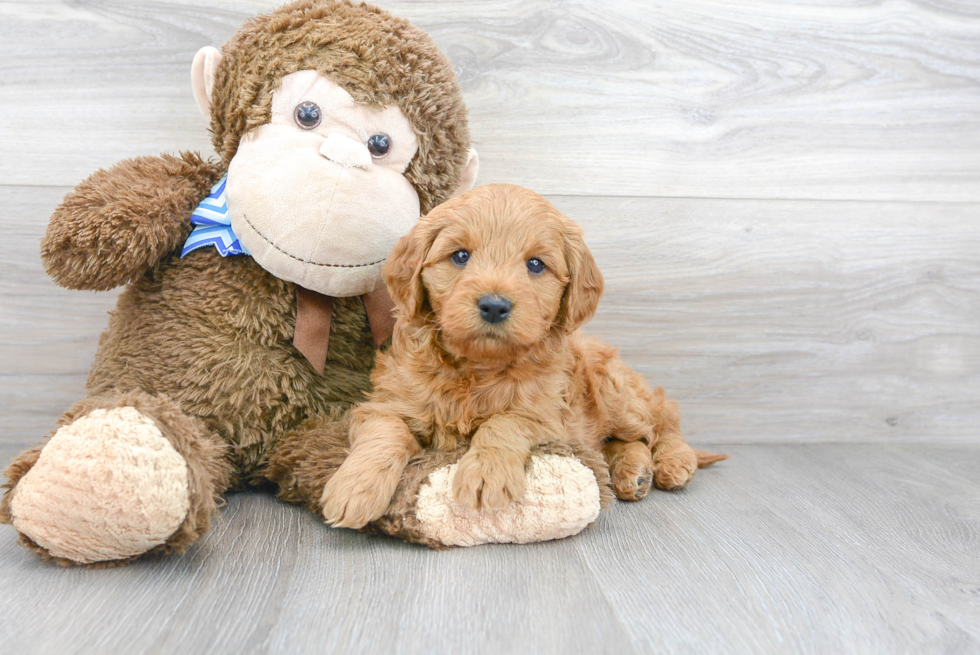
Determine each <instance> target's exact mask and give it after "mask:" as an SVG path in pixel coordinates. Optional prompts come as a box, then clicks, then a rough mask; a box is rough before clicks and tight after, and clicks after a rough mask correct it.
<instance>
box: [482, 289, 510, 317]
mask: <svg viewBox="0 0 980 655" xmlns="http://www.w3.org/2000/svg"><path fill="white" fill-rule="evenodd" d="M476 306H477V307H478V308H479V310H480V318H482V319H483V320H484V321H486V322H487V323H500V322H501V321H503V320H505V319H506V318H507V317H508V316H510V310H511V308H512V307H513V305H512V304H511V302H510V301H509V300H507V299H506V298H504V297H503V296H501V295H498V294H496V293H491V294H488V295H486V296H482V297H481V298H480V299H479V300H478V301H476Z"/></svg>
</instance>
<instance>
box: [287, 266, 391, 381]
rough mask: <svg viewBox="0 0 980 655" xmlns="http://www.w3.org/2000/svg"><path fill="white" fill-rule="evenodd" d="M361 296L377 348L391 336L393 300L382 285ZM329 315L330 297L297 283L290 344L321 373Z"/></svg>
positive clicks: (330, 312) (325, 351)
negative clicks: (294, 326) (293, 324)
mask: <svg viewBox="0 0 980 655" xmlns="http://www.w3.org/2000/svg"><path fill="white" fill-rule="evenodd" d="M361 298H362V300H363V302H364V309H365V310H367V317H368V324H369V325H370V326H371V337H372V339H373V340H374V347H375V348H377V347H379V346H380V345H381V344H383V343H384V342H385V341H387V340H388V339H389V337H391V333H392V331H393V330H394V328H395V316H394V314H393V313H392V310H393V309H394V308H395V304H394V303H393V302H392V301H391V297H390V296H389V295H388V291H387V290H386V289H385V288H384V287H381V288H380V289H377V290H375V291H372V292H370V293H366V294H364V295H363V296H361ZM332 316H333V298H332V297H330V296H325V295H323V294H322V293H319V292H317V291H312V290H310V289H306V288H304V287H301V286H299V285H297V286H296V330H295V332H293V345H294V346H295V347H296V350H298V351H299V352H300V354H302V355H303V357H306V361H308V362H309V363H310V365H311V366H313V368H314V369H316V372H317V373H319V374H320V375H323V371H324V370H325V369H326V366H327V348H328V346H329V345H330V320H331V318H332Z"/></svg>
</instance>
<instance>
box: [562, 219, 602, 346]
mask: <svg viewBox="0 0 980 655" xmlns="http://www.w3.org/2000/svg"><path fill="white" fill-rule="evenodd" d="M563 222H564V224H565V259H566V261H567V263H568V284H567V285H566V286H565V295H564V297H563V298H562V301H561V309H560V310H559V312H558V321H559V323H560V324H561V325H562V326H563V327H564V328H565V331H566V332H574V331H575V330H577V329H579V328H580V327H582V326H583V325H585V324H586V323H588V322H589V321H590V320H592V317H593V316H595V312H596V309H598V308H599V297H600V296H602V287H603V280H602V273H601V272H600V271H599V266H598V265H597V264H596V263H595V258H594V257H592V253H591V252H589V248H588V246H586V245H585V240H584V239H583V238H582V228H580V227H579V226H578V225H576V224H575V223H572V222H571V221H570V220H568V219H565V220H564V221H563Z"/></svg>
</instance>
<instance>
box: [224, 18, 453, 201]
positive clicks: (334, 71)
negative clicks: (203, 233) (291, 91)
mask: <svg viewBox="0 0 980 655" xmlns="http://www.w3.org/2000/svg"><path fill="white" fill-rule="evenodd" d="M255 52H263V53H275V56H274V57H255V56H254V53H255ZM222 54H223V55H224V60H223V61H222V62H221V66H220V68H219V69H218V71H217V74H216V75H215V79H214V92H213V95H214V111H213V112H212V121H211V132H212V135H213V141H214V147H215V150H217V151H218V154H220V155H221V158H222V161H223V162H224V163H225V165H227V164H228V162H229V161H231V158H232V157H233V156H234V155H235V152H236V151H237V150H238V141H239V139H240V138H241V136H242V135H243V134H245V132H247V131H248V130H250V129H252V128H255V127H258V126H259V125H263V124H265V123H268V122H269V117H270V116H271V112H272V93H273V92H274V91H275V90H276V89H277V88H278V86H279V81H280V80H281V79H282V78H283V77H284V76H286V75H289V74H290V73H295V72H296V71H299V70H315V71H317V72H319V73H321V74H323V75H326V76H327V77H329V78H331V79H333V80H334V81H335V82H336V83H337V84H339V85H340V86H341V87H342V88H343V89H344V90H346V91H347V92H348V93H350V94H351V96H353V98H354V100H356V101H357V102H359V103H361V104H364V105H368V106H374V107H381V106H384V105H392V106H396V107H398V108H399V109H401V111H402V113H403V114H404V115H405V116H406V117H407V118H408V120H409V121H411V123H412V126H413V127H414V128H415V134H416V135H417V136H418V142H419V149H418V153H417V154H416V155H415V158H414V159H413V160H412V162H411V163H410V164H409V166H408V169H407V170H406V171H405V177H406V178H408V180H409V181H410V182H411V183H412V185H413V186H414V187H415V189H416V191H417V192H418V194H419V201H420V203H421V206H422V213H423V214H425V213H427V212H428V211H429V210H430V209H432V208H433V207H435V206H436V205H438V204H439V203H441V202H442V201H444V200H446V199H447V198H449V196H450V194H451V193H452V191H453V190H454V189H455V188H456V186H457V185H458V184H459V179H460V175H462V172H463V168H464V167H465V166H466V157H467V151H468V148H469V141H470V136H469V129H468V127H467V123H466V110H465V107H464V106H463V99H462V94H461V92H460V90H459V86H458V83H457V82H456V75H455V73H453V69H452V66H451V65H450V64H449V61H448V60H447V59H446V57H445V56H444V55H443V54H442V52H440V51H439V49H438V48H437V47H436V45H435V44H434V43H433V42H432V40H431V39H430V38H429V37H428V35H426V34H425V32H423V31H422V30H420V29H419V28H417V27H415V26H414V25H412V24H411V23H409V22H408V21H407V20H405V19H403V18H397V17H395V16H392V15H391V14H389V13H388V12H386V11H383V10H381V9H378V8H377V7H372V6H370V5H367V4H352V3H348V2H344V1H338V2H324V1H322V0H299V1H298V2H293V3H291V4H289V5H286V6H284V7H281V8H280V9H278V10H277V11H276V12H275V13H274V14H270V15H265V16H257V17H256V18H254V19H252V20H251V21H249V22H248V23H247V24H246V25H245V26H244V27H242V29H241V30H239V31H238V33H237V34H236V35H235V36H234V37H233V38H232V39H231V40H230V41H229V42H228V43H227V44H225V46H224V48H222Z"/></svg>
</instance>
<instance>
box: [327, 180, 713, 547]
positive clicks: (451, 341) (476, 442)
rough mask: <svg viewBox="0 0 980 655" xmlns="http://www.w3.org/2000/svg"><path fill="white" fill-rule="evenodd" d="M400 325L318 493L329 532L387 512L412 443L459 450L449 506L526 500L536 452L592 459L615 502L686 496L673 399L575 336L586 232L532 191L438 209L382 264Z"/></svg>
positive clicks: (684, 454)
mask: <svg viewBox="0 0 980 655" xmlns="http://www.w3.org/2000/svg"><path fill="white" fill-rule="evenodd" d="M384 277H385V282H386V283H387V285H388V290H389V292H390V294H391V297H392V299H393V300H394V301H395V305H396V307H397V309H396V318H397V323H396V325H395V332H394V336H393V340H392V346H391V349H390V350H389V351H388V352H387V353H385V354H380V355H379V357H378V361H377V364H376V365H375V369H374V373H373V375H372V380H373V383H374V391H373V392H372V393H371V394H370V396H369V400H368V401H367V402H365V403H363V404H361V405H359V406H357V407H356V408H355V409H354V410H353V421H352V427H351V435H350V440H351V453H350V456H349V457H348V458H347V460H346V461H345V462H344V464H343V465H342V466H341V467H340V469H339V470H338V471H337V473H336V474H335V475H334V476H333V477H332V478H331V479H330V482H329V483H328V484H327V485H326V487H325V489H324V493H323V499H322V501H323V507H324V516H325V517H326V518H327V520H328V521H330V522H331V523H332V524H333V525H336V526H341V527H350V528H359V527H362V526H364V525H366V524H367V523H369V522H370V521H373V520H375V519H377V518H380V517H381V516H382V515H383V514H384V512H385V510H386V509H387V507H388V504H389V502H390V501H391V498H392V495H393V494H394V492H395V488H396V487H397V485H398V481H399V479H400V478H401V475H402V471H403V469H404V468H405V465H406V463H407V462H408V460H409V458H411V457H412V455H413V454H415V453H416V452H418V450H419V448H422V447H425V448H441V449H453V448H456V447H457V445H458V443H459V442H461V441H469V443H470V447H469V450H468V451H467V453H466V454H465V455H464V456H463V458H462V459H461V460H460V462H459V466H458V468H457V471H456V476H455V478H454V480H453V493H454V495H455V497H456V500H457V502H459V503H460V504H461V505H463V506H466V507H470V508H472V509H478V508H481V507H482V508H488V509H502V508H504V507H506V506H507V505H508V504H510V503H511V502H512V501H514V500H517V499H519V498H520V497H521V496H522V494H523V493H524V480H525V473H524V467H525V463H526V462H527V460H528V457H529V456H530V453H531V448H532V446H534V445H535V444H536V443H537V442H541V441H546V440H553V439H555V438H556V437H557V438H560V439H568V440H577V441H578V442H579V443H584V444H586V445H587V446H588V447H591V448H594V449H596V450H597V451H599V450H601V451H602V452H603V454H604V455H605V458H606V461H607V462H608V464H609V468H610V474H611V478H612V482H613V489H614V491H615V493H616V495H617V496H618V497H619V498H622V499H626V500H638V499H640V498H642V497H643V496H644V495H646V493H647V491H648V490H649V488H650V484H651V482H653V483H654V484H655V485H656V486H657V487H659V488H661V489H674V488H677V487H681V486H684V485H685V484H687V483H688V481H689V480H690V479H691V476H692V475H693V474H694V471H695V469H696V468H697V467H698V464H699V455H700V464H701V465H707V464H710V463H711V462H713V461H717V460H719V459H724V458H725V456H724V455H712V454H711V453H699V454H696V453H695V451H694V450H692V449H691V447H690V446H688V445H687V443H685V442H684V438H683V437H682V436H681V432H680V417H679V415H678V410H677V405H676V403H674V402H672V401H669V400H666V399H665V398H664V394H663V390H662V389H659V388H658V389H656V390H653V389H651V388H650V387H649V386H648V385H647V384H646V383H645V382H644V381H643V379H642V377H641V376H640V375H638V374H637V373H634V372H633V371H632V370H630V369H629V367H627V366H626V364H624V363H623V362H622V360H620V359H619V357H618V356H617V354H616V350H615V349H613V348H611V347H609V346H606V345H604V344H601V343H598V342H595V341H591V340H588V339H586V338H585V337H584V336H582V334H581V332H579V327H581V326H582V325H583V324H584V323H586V322H587V321H589V319H591V318H592V316H593V315H594V314H595V311H596V306H597V304H598V302H599V296H600V295H601V294H602V284H603V283H602V275H601V274H600V273H599V269H598V268H597V267H596V263H595V260H594V259H593V258H592V255H591V253H590V252H589V250H588V249H587V248H586V246H585V242H584V241H583V240H582V230H581V228H579V227H578V226H577V225H575V224H574V223H572V221H570V220H569V219H567V218H565V217H564V216H562V215H561V214H560V213H559V212H558V210H556V209H555V208H554V207H553V206H552V205H551V204H550V203H549V202H548V201H546V200H545V199H544V198H542V197H541V196H539V195H538V194H536V193H534V192H532V191H529V190H527V189H523V188H521V187H517V186H511V185H498V184H495V185H487V186H482V187H477V188H475V189H473V190H472V191H470V192H469V193H466V194H465V195H463V196H460V197H458V198H455V199H453V200H450V201H448V202H446V203H445V204H443V205H440V206H439V207H437V208H436V209H434V210H433V211H432V212H431V213H430V214H429V215H428V216H426V217H425V218H423V219H422V220H421V221H420V222H419V224H418V225H417V226H416V227H415V229H414V230H412V232H411V233H410V234H408V235H407V236H405V237H403V238H402V239H401V241H399V243H398V245H397V246H395V249H394V251H393V252H392V254H391V256H390V257H389V259H388V263H387V265H386V266H385V269H384Z"/></svg>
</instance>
